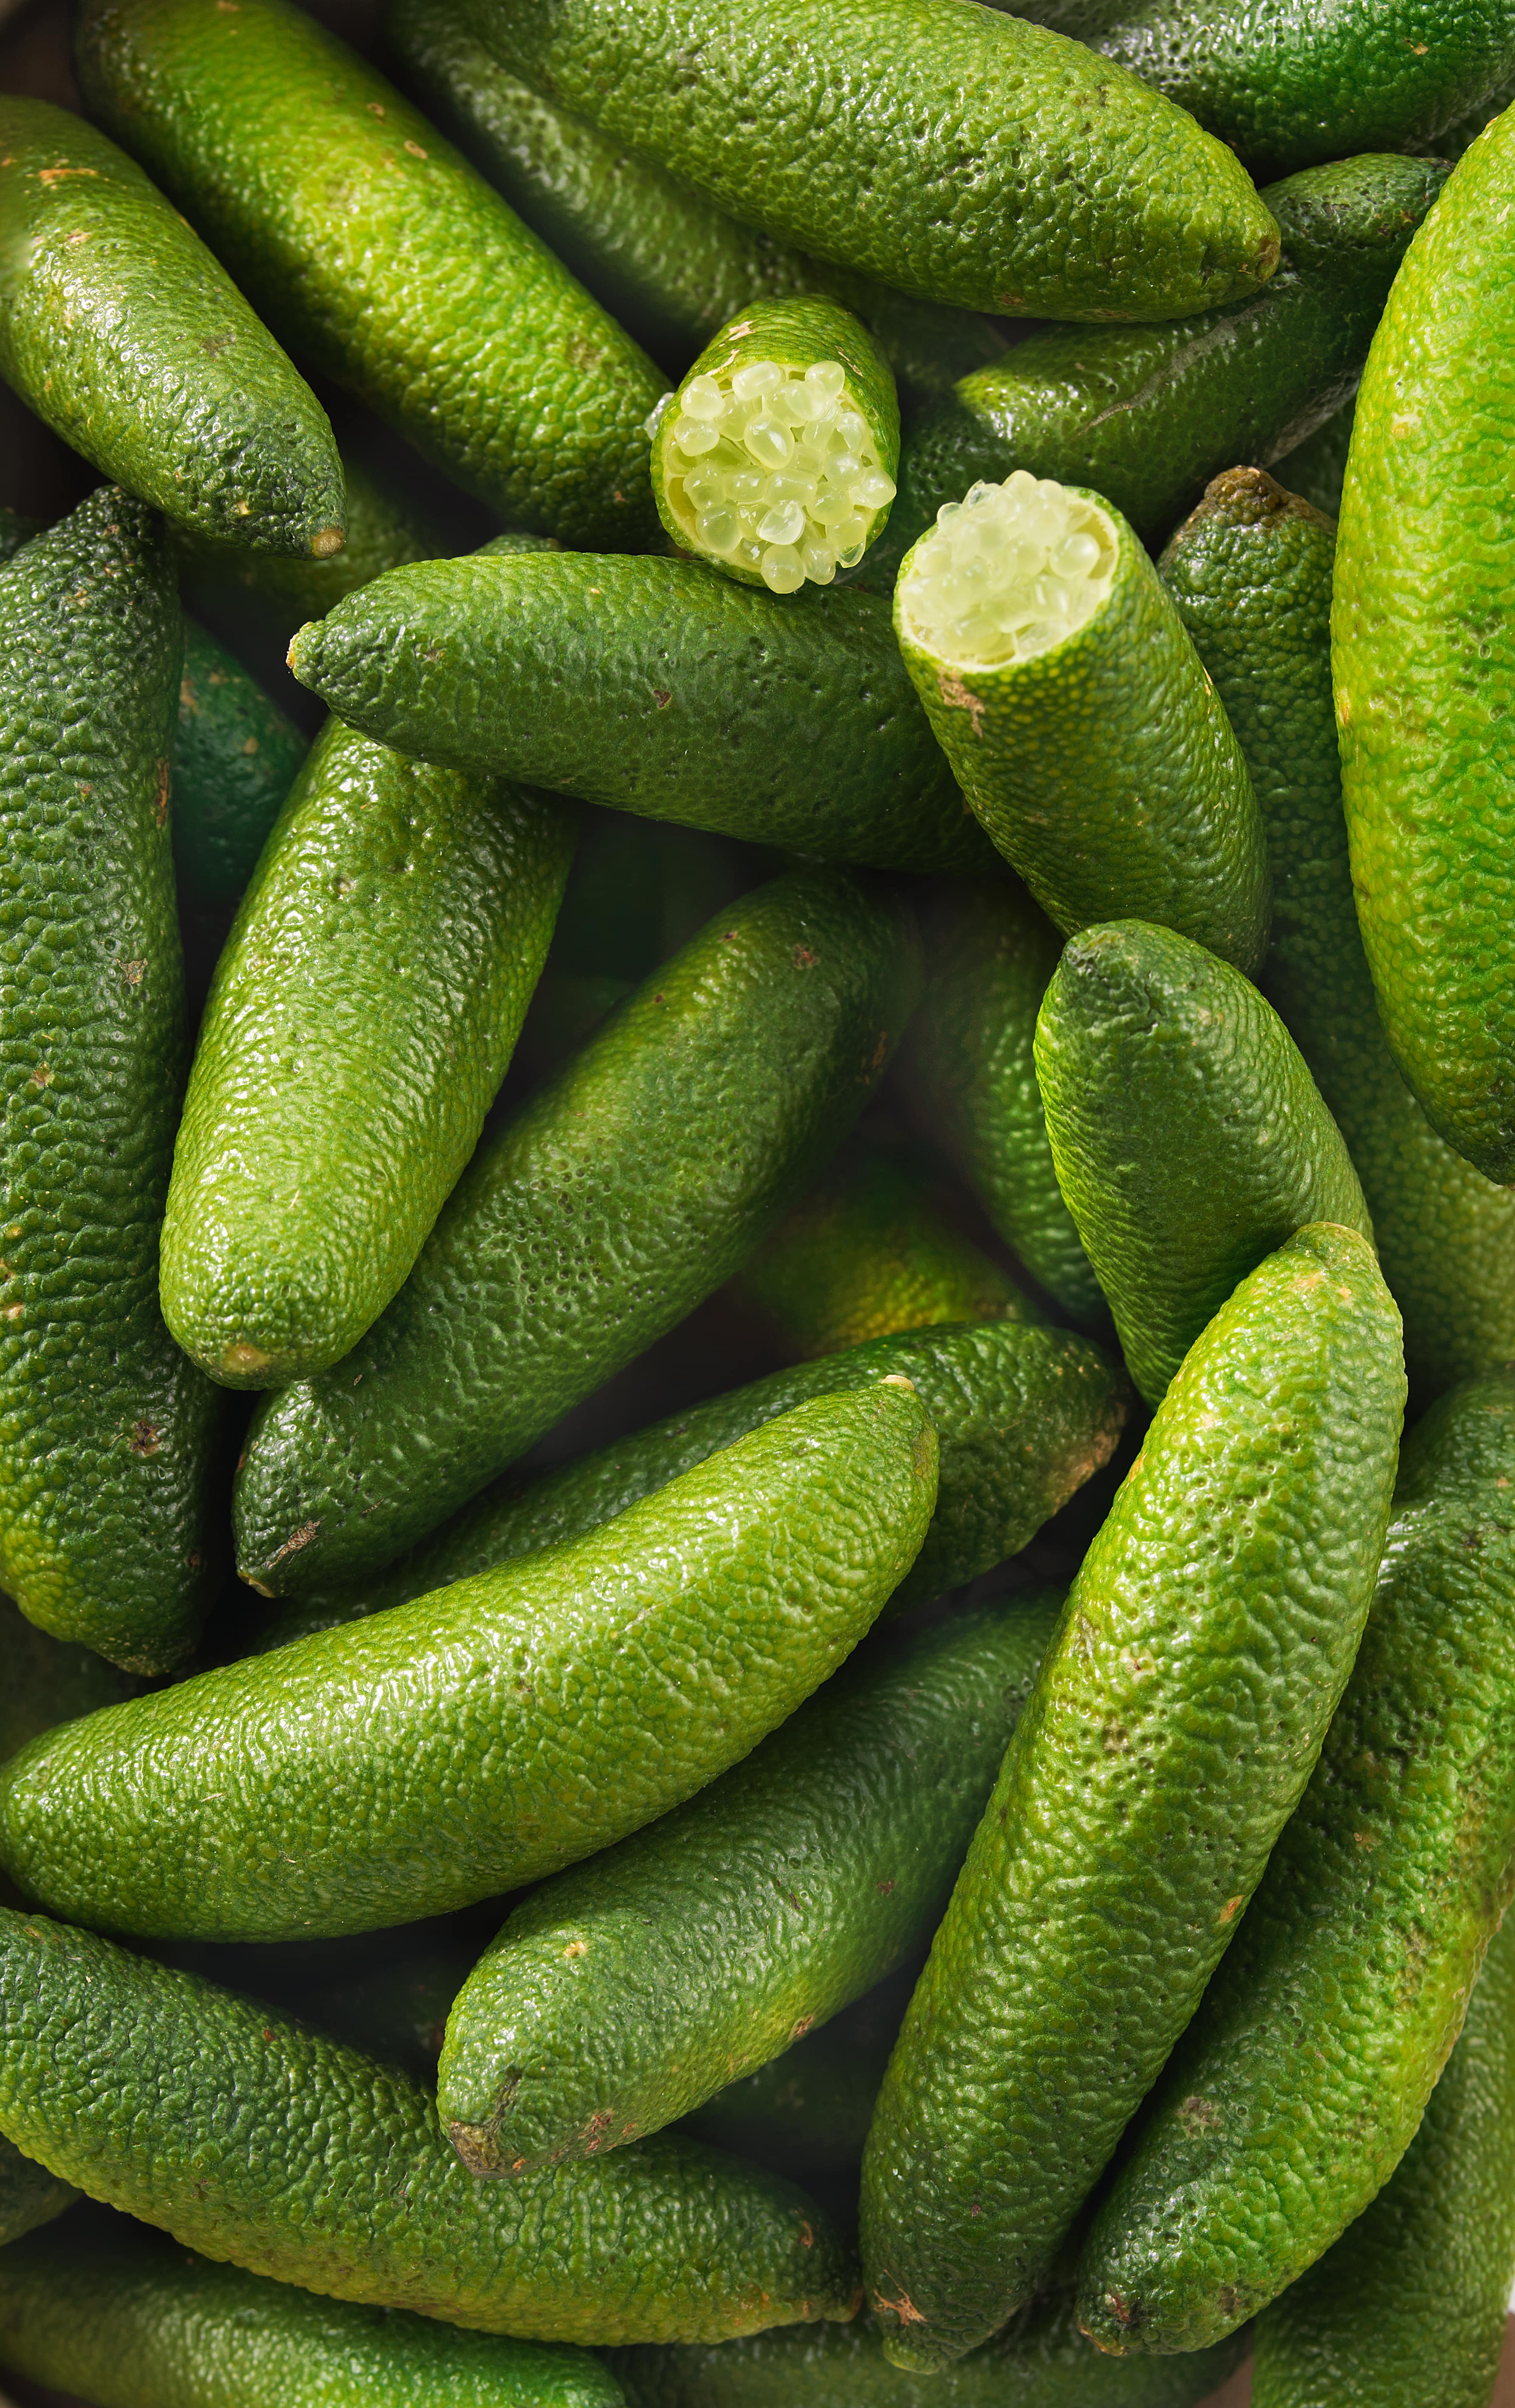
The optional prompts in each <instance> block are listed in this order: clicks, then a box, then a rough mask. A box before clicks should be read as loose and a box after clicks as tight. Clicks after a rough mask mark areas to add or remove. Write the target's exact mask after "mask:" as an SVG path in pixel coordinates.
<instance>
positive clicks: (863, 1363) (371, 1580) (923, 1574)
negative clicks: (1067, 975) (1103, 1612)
mask: <svg viewBox="0 0 1515 2408" xmlns="http://www.w3.org/2000/svg"><path fill="white" fill-rule="evenodd" d="M892 1372H897V1373H898V1374H900V1375H901V1376H902V1377H903V1378H905V1379H907V1380H909V1381H911V1382H912V1383H913V1384H914V1386H915V1388H916V1389H917V1391H918V1393H919V1395H920V1397H921V1400H922V1404H923V1405H924V1406H925V1409H926V1413H927V1416H928V1418H929V1420H930V1422H931V1426H932V1427H933V1429H935V1431H936V1436H937V1439H938V1441H939V1442H940V1448H941V1470H940V1478H939V1482H938V1485H937V1491H936V1513H935V1515H934V1516H933V1518H932V1524H931V1527H930V1529H929V1530H928V1531H927V1533H926V1538H925V1543H924V1544H923V1546H922V1549H921V1553H920V1555H918V1556H917V1557H916V1560H915V1565H914V1568H913V1570H911V1571H910V1572H909V1573H908V1575H907V1576H906V1578H905V1580H904V1581H903V1582H902V1583H901V1584H900V1586H899V1587H898V1589H896V1591H895V1592H894V1595H893V1598H891V1600H890V1610H891V1611H893V1612H897V1611H899V1610H900V1609H901V1608H903V1607H905V1606H908V1605H920V1604H924V1603H926V1602H927V1601H929V1600H930V1599H931V1598H936V1597H939V1596H940V1595H941V1594H942V1592H943V1591H944V1590H945V1589H949V1588H955V1587H957V1586H958V1584H960V1583H962V1582H964V1581H970V1580H976V1579H977V1578H978V1576H979V1573H980V1572H986V1571H992V1570H993V1568H994V1566H995V1565H996V1564H998V1563H1002V1562H1003V1561H1004V1560H1005V1559H1006V1557H1007V1556H1008V1555H1015V1554H1016V1553H1018V1551H1019V1550H1020V1549H1021V1548H1022V1547H1023V1546H1025V1545H1026V1544H1027V1543H1028V1541H1030V1540H1032V1539H1034V1538H1035V1536H1036V1532H1037V1531H1038V1530H1039V1529H1040V1527H1041V1526H1042V1524H1043V1523H1044V1522H1046V1521H1048V1520H1049V1519H1050V1516H1051V1515H1052V1514H1053V1513H1055V1512H1057V1510H1058V1508H1059V1506H1061V1505H1065V1503H1066V1502H1067V1500H1068V1498H1070V1497H1071V1496H1072V1495H1073V1494H1074V1492H1075V1491H1076V1490H1077V1489H1078V1488H1079V1487H1081V1486H1082V1484H1083V1483H1084V1482H1085V1481H1086V1480H1087V1479H1089V1478H1090V1476H1091V1475H1092V1474H1093V1472H1095V1471H1097V1470H1098V1469H1100V1467H1101V1466H1102V1465H1103V1464H1105V1463H1107V1462H1108V1459H1109V1457H1110V1455H1112V1454H1113V1453H1114V1450H1115V1445H1116V1441H1117V1440H1118V1439H1119V1437H1120V1435H1121V1428H1122V1423H1123V1421H1124V1419H1125V1407H1126V1390H1125V1385H1124V1382H1123V1381H1122V1378H1121V1376H1120V1374H1119V1373H1118V1372H1116V1371H1115V1370H1113V1369H1111V1367H1110V1365H1109V1364H1108V1362H1107V1361H1106V1360H1105V1358H1104V1356H1103V1355H1101V1354H1100V1352H1099V1350H1098V1348H1097V1347H1095V1346H1093V1345H1092V1344H1091V1343H1090V1341H1089V1340H1087V1339H1082V1338H1076V1337H1074V1336H1073V1335H1072V1334H1071V1333H1070V1332H1069V1331H1067V1330H1063V1329H1042V1328H1028V1327H1026V1326H1023V1325H1022V1324H1020V1323H1017V1322H1013V1321H1007V1320H999V1321H991V1322H983V1323H980V1324H979V1326H977V1327H973V1328H965V1329H950V1328H942V1329H935V1328H933V1329H908V1330H904V1331H902V1332H900V1333H899V1334H898V1335H897V1336H893V1337H889V1338H875V1339H871V1340H868V1342H867V1343H866V1344H865V1345H862V1346H857V1347H849V1348H848V1349H847V1350H846V1351H845V1352H843V1353H841V1354H837V1355H824V1356H822V1359H821V1360H820V1361H818V1362H815V1363H806V1364H801V1365H799V1366H797V1367H796V1368H795V1369H793V1370H783V1371H775V1372H771V1373H770V1374H769V1376H768V1377H767V1378H766V1379H764V1380H755V1381H753V1382H752V1383H751V1385H750V1386H749V1387H745V1388H735V1389H733V1390H731V1391H730V1392H729V1393H728V1394H727V1395H725V1396H721V1397H712V1398H710V1400H709V1401H708V1403H707V1404H703V1405H693V1406H692V1407H690V1408H689V1409H688V1411H686V1412H681V1413H675V1414H673V1415H672V1416H671V1417H670V1418H669V1419H668V1420H667V1421H663V1422H654V1423H653V1424H652V1425H651V1426H650V1428H647V1429H644V1430H638V1431H636V1433H635V1434H634V1435H633V1436H631V1437H630V1438H623V1439H617V1440H616V1441H615V1442H614V1443H613V1444H612V1445H610V1446H607V1447H603V1448H601V1449H600V1450H599V1452H598V1453H597V1454H594V1455H581V1456H580V1457H579V1460H578V1461H577V1462H573V1463H566V1464H563V1465H561V1466H560V1467H559V1468H558V1469H556V1470H553V1471H549V1472H545V1473H542V1474H540V1475H538V1476H537V1477H536V1478H534V1479H524V1480H523V1479H522V1477H521V1476H520V1475H519V1474H516V1475H512V1476H509V1477H507V1478H506V1479H505V1480H502V1481H501V1482H499V1483H498V1484H497V1485H496V1486H494V1487H493V1488H488V1489H486V1490H485V1491H484V1493H483V1495H482V1496H481V1497H479V1498H477V1499H476V1501H475V1502H474V1503H473V1504H472V1505H470V1506H468V1507H467V1508H466V1509H465V1511H464V1512H461V1513H459V1514H457V1515H456V1516H455V1517H454V1518H453V1520H451V1521H450V1522H446V1523H444V1524H443V1525H442V1527H441V1528H440V1529H439V1530H437V1531H436V1533H435V1535H434V1536H433V1537H431V1538H429V1539H425V1540H423V1541H422V1543H421V1544H420V1545H419V1546H418V1547H415V1548H412V1549H411V1551H410V1553H409V1554H408V1555H402V1556H401V1557H400V1558H399V1560H398V1562H396V1563H394V1564H393V1565H390V1566H389V1567H388V1568H387V1569H385V1570H382V1571H379V1572H375V1573H373V1574H371V1575H370V1576H369V1577H368V1578H367V1579H365V1580H359V1581H354V1582H352V1583H351V1584H346V1585H344V1586H341V1587H338V1588H336V1589H330V1588H326V1589H323V1588H319V1587H318V1588H315V1589H312V1590H311V1591H309V1592H308V1593H307V1595H306V1596H304V1597H302V1598H299V1599H298V1600H296V1601H295V1602H294V1603H293V1605H291V1606H289V1607H287V1608H286V1609H285V1610H284V1612H283V1613H282V1614H280V1616H279V1618H278V1620H277V1621H276V1622H275V1623H274V1624H273V1626H272V1627H271V1628H270V1630H269V1633H268V1638H267V1641H266V1643H267V1644H269V1645H273V1646H277V1645H281V1644H283V1643H284V1641H286V1640H288V1639H296V1638H303V1637H304V1636H305V1635H306V1633H307V1631H309V1630H325V1629H329V1628H330V1627H332V1625H333V1624H335V1623H337V1622H347V1621H350V1620H352V1619H353V1618H354V1617H355V1616H357V1615H359V1614H364V1613H380V1612H382V1611H383V1610H384V1609H385V1608H386V1607H388V1606H392V1605H404V1604H406V1603H407V1601H408V1600H409V1599H410V1598H414V1597H423V1596H424V1595H425V1594H426V1592H427V1591H428V1590H429V1589H433V1588H438V1587H440V1586H442V1585H443V1584H445V1583H446V1582H448V1581H454V1580H466V1579H469V1578H471V1577H472V1576H473V1575H474V1574H475V1573H477V1572H484V1571H491V1570H493V1569H494V1568H495V1567H496V1566H497V1565H500V1564H503V1563H507V1562H508V1561H509V1560H510V1558H511V1557H513V1556H517V1555H532V1554H535V1553H536V1550H537V1549H539V1548H541V1547H553V1546H560V1545H562V1544H563V1543H564V1541H566V1540H569V1539H577V1538H580V1537H582V1536H583V1534H584V1532H585V1531H587V1530H593V1529H597V1528H598V1527H599V1526H600V1524H601V1523H602V1522H607V1521H609V1519H610V1518H611V1516H612V1515H613V1514H616V1513H622V1512H624V1511H625V1509H626V1507H627V1506H628V1505H632V1504H635V1503H636V1500H637V1499H638V1498H642V1497H647V1496H650V1494H651V1492H652V1491H653V1490H654V1489H656V1488H661V1487H662V1486H663V1485H664V1484H665V1482H667V1481H669V1480H673V1479H676V1478H677V1477H678V1475H679V1473H680V1472H681V1471H688V1470H689V1469H692V1467H693V1465H694V1464H696V1463H703V1462H705V1460H706V1459H707V1456H708V1455H712V1454H714V1452H715V1450H716V1449H717V1448H718V1447H722V1446H729V1445H730V1443H731V1441H733V1439H736V1438H740V1437H741V1436H742V1435H743V1434H744V1433H745V1432H746V1431H748V1430H750V1429H756V1428H758V1427H759V1426H760V1425H761V1424H762V1423H764V1422H765V1421H770V1420H772V1418H773V1416H774V1415H775V1414H776V1413H783V1412H790V1411H791V1410H792V1408H793V1406H795V1405H798V1404H803V1403H805V1402H806V1401H807V1399H808V1398H811V1397H822V1396H829V1395H831V1394H833V1393H834V1392H836V1391H837V1390H840V1389H843V1388H855V1387H864V1386H866V1385H867V1384H868V1383H870V1382H871V1381H873V1380H879V1379H884V1378H886V1377H887V1376H888V1375H889V1374H890V1373H892Z"/></svg>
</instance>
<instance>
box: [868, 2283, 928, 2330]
mask: <svg viewBox="0 0 1515 2408" xmlns="http://www.w3.org/2000/svg"><path fill="white" fill-rule="evenodd" d="M873 2306H874V2313H875V2315H881V2316H898V2318H899V2320H900V2322H901V2324H902V2325H923V2324H924V2323H925V2318H924V2316H923V2315H922V2313H921V2311H920V2309H919V2308H918V2307H917V2306H916V2305H915V2302H914V2301H913V2300H911V2299H909V2298H908V2295H907V2294H906V2293H905V2292H904V2291H901V2293H900V2295H899V2298H898V2299H897V2300H892V2299H890V2298H889V2296H888V2294H887V2293H886V2292H884V2291H875V2293H874V2295H873Z"/></svg>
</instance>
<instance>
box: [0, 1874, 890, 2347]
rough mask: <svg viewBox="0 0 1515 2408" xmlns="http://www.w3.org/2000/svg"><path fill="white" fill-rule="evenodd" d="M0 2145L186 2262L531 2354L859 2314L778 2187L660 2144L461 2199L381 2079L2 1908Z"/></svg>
mask: <svg viewBox="0 0 1515 2408" xmlns="http://www.w3.org/2000/svg"><path fill="white" fill-rule="evenodd" d="M0 2018H3V2028H4V2035H5V2047H4V2050H3V2052H0V2126H3V2127H4V2128H5V2130H6V2131H7V2133H8V2134H10V2135H12V2136H15V2137H18V2138H19V2139H20V2140H21V2143H22V2144H23V2145H26V2146H28V2147H35V2148H36V2150H37V2151H38V2152H39V2153H40V2155H41V2157H42V2158H43V2161H44V2162H45V2163H47V2164H49V2165H50V2166H51V2167H52V2169H53V2171H55V2172H57V2173H60V2174H63V2175H64V2177H65V2178H67V2179H71V2180H75V2181H77V2182H78V2184H79V2188H80V2189H81V2190H85V2191H87V2192H88V2193H89V2194H90V2196H91V2197H92V2198H94V2199H100V2200H106V2201H107V2203H108V2204H109V2205H110V2206H112V2207H120V2208H124V2209H125V2210H126V2211H127V2213H128V2214H132V2215H135V2216H137V2217H139V2218H140V2219H141V2220H142V2221H143V2222H144V2223H146V2224H156V2225H161V2226H163V2227H164V2229H166V2230H167V2231H169V2232H171V2233H172V2234H173V2236H174V2238H175V2240H176V2241H180V2242H182V2243H184V2245H185V2247H186V2248H191V2249H196V2250H198V2251H199V2252H200V2253H201V2254H202V2256H204V2257H212V2258H216V2259H218V2260H225V2259H230V2260H231V2262H232V2263H233V2264H234V2265H237V2266H243V2267H246V2268H247V2269H248V2271H249V2272H251V2273H255V2274H271V2275H273V2276H274V2277H275V2278H276V2279H277V2280H279V2281H280V2282H284V2283H297V2284H299V2285H300V2286H301V2287H302V2288H303V2289H305V2290H307V2291H320V2292H324V2293H326V2294H328V2295H330V2296H331V2297H332V2298H334V2299H338V2300H359V2301H362V2302H364V2303H367V2304H370V2305H373V2306H377V2307H388V2308H408V2309H411V2310H414V2311H416V2312H418V2313H419V2314H421V2315H429V2316H436V2317H438V2318H442V2319H444V2320H445V2321H446V2322H447V2323H448V2324H453V2325H463V2326H465V2327H467V2328H470V2329H475V2330H480V2331H484V2332H502V2331H506V2332H510V2333H513V2334H515V2335H517V2336H519V2337H520V2338H522V2339H524V2340H532V2341H567V2342H588V2343H616V2342H644V2341H721V2340H724V2339H726V2338H727V2337H728V2336H733V2335H737V2334H741V2333H747V2332H756V2331H761V2330H762V2329H763V2328H764V2327H765V2325H767V2324H769V2323H773V2322H779V2323H783V2322H788V2321H791V2320H794V2319H800V2318H806V2317H811V2316H814V2317H825V2316H839V2317H846V2316H848V2315H850V2314H851V2313H852V2309H853V2306H854V2303H855V2300H856V2297H857V2294H856V2291H855V2289H854V2287H853V2285H854V2281H855V2270H854V2267H853V2265H852V2264H851V2262H850V2257H849V2255H848V2253H847V2252H846V2251H845V2250H844V2249H843V2248H842V2247H841V2246H840V2245H839V2244H838V2243H837V2241H836V2237H835V2236H834V2234H833V2233H832V2231H831V2230H830V2229H829V2227H828V2226H827V2224H826V2221H825V2218H824V2217H823V2216H822V2214H821V2213H820V2211H819V2210H818V2209H817V2208H816V2207H814V2206H813V2205H812V2203H811V2202H810V2201H809V2200H808V2199H807V2198H806V2196H805V2194H804V2192H803V2191H798V2190H795V2189H793V2187H792V2186H791V2185H790V2184H788V2183H784V2182H780V2181H779V2180H778V2179H777V2177H775V2176H773V2175H768V2174H760V2173H759V2172H757V2171H756V2170H755V2169H754V2168H752V2167H748V2166H743V2165H742V2164H741V2163H740V2161H739V2160H738V2159H736V2158H735V2157H724V2156H722V2153H721V2152H720V2151H719V2150H716V2149H705V2148H702V2147H701V2146H700V2145H699V2143H697V2142H693V2141H679V2140H676V2139H674V2138H672V2137H671V2136H670V2137H662V2136H660V2137H659V2138H657V2139H655V2140H652V2141H648V2142H645V2143H643V2144H642V2145H641V2147H639V2148H636V2149H622V2150H619V2151H618V2152H617V2154H616V2155H615V2156H614V2157H607V2158H605V2159H603V2160H597V2161H594V2162H593V2163H590V2164H587V2165H574V2166H559V2167H554V2168H553V2169H552V2171H550V2173H548V2174H545V2175H539V2176H535V2177H533V2178H532V2179H531V2180H529V2181H527V2182H522V2183H479V2182H478V2181H476V2180H475V2179H474V2178H473V2177H472V2176H470V2175H468V2174H466V2173H465V2171H464V2170H463V2168H462V2166H461V2165H460V2164H459V2162H458V2159H457V2157H455V2155H454V2154H453V2152H452V2150H451V2148H450V2146H449V2144H448V2143H447V2141H446V2140H445V2138H444V2137H443V2134H442V2132H441V2130H440V2128H439V2127H438V2125H437V2121H436V2107H435V2105H434V2104H433V2102H432V2100H430V2099H429V2098H428V2096H427V2094H426V2092H425V2091H424V2090H423V2089H422V2087H421V2086H420V2085H419V2084H417V2083H414V2082H412V2081H411V2080H410V2079H409V2077H408V2076H407V2075H406V2074H404V2073H402V2072H400V2071H398V2070H397V2069H396V2068H393V2067H391V2066H386V2065H382V2064H380V2063H379V2062H378V2061H377V2060H376V2059H374V2058H373V2057H364V2056H362V2055H361V2054H360V2053H359V2052H358V2051H357V2050H356V2049H350V2048H346V2047H344V2046H343V2045H342V2044H341V2043H340V2042H337V2041H332V2040H327V2039H325V2038H324V2037H323V2036H322V2034H320V2033H318V2032H314V2031H312V2030H311V2029H310V2028H308V2026H307V2025H305V2024H302V2023H299V2022H297V2021H296V2020H295V2018H294V2017H293V2016H292V2015H286V2014H282V2013H281V2012H280V2011H279V2009H278V2008H277V2007H269V2006H264V2005H261V2004H259V2003H258V2002H257V2001H256V2000H251V1999H242V1998H238V1997H236V1995H235V1994H234V1993H233V1992H231V1991H229V1990H223V1989H222V1988H220V1987H219V1986H218V1985H216V1984H214V1983H212V1982H207V1981H203V1980H201V1979H200V1977H199V1976H198V1975H197V1974H193V1973H181V1972H175V1971H170V1970H169V1969H168V1968H167V1967H166V1966H164V1965H157V1964H154V1963H153V1962H152V1961H151V1960H150V1958H147V1957H134V1956H132V1955H130V1954H129V1953H128V1952H127V1951H126V1950H125V1949H123V1948H118V1947H116V1946H114V1945H113V1943H112V1942H110V1941H108V1940H100V1939H97V1938H96V1937H95V1936H94V1935H93V1933H91V1932H85V1931H75V1930H72V1929H70V1928H68V1927H67V1926H66V1925H64V1924H57V1923H50V1922H48V1921H47V1920H46V1919H45V1918H44V1917H42V1916H40V1915H20V1914H10V1913H9V1912H4V1911H0Z"/></svg>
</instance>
